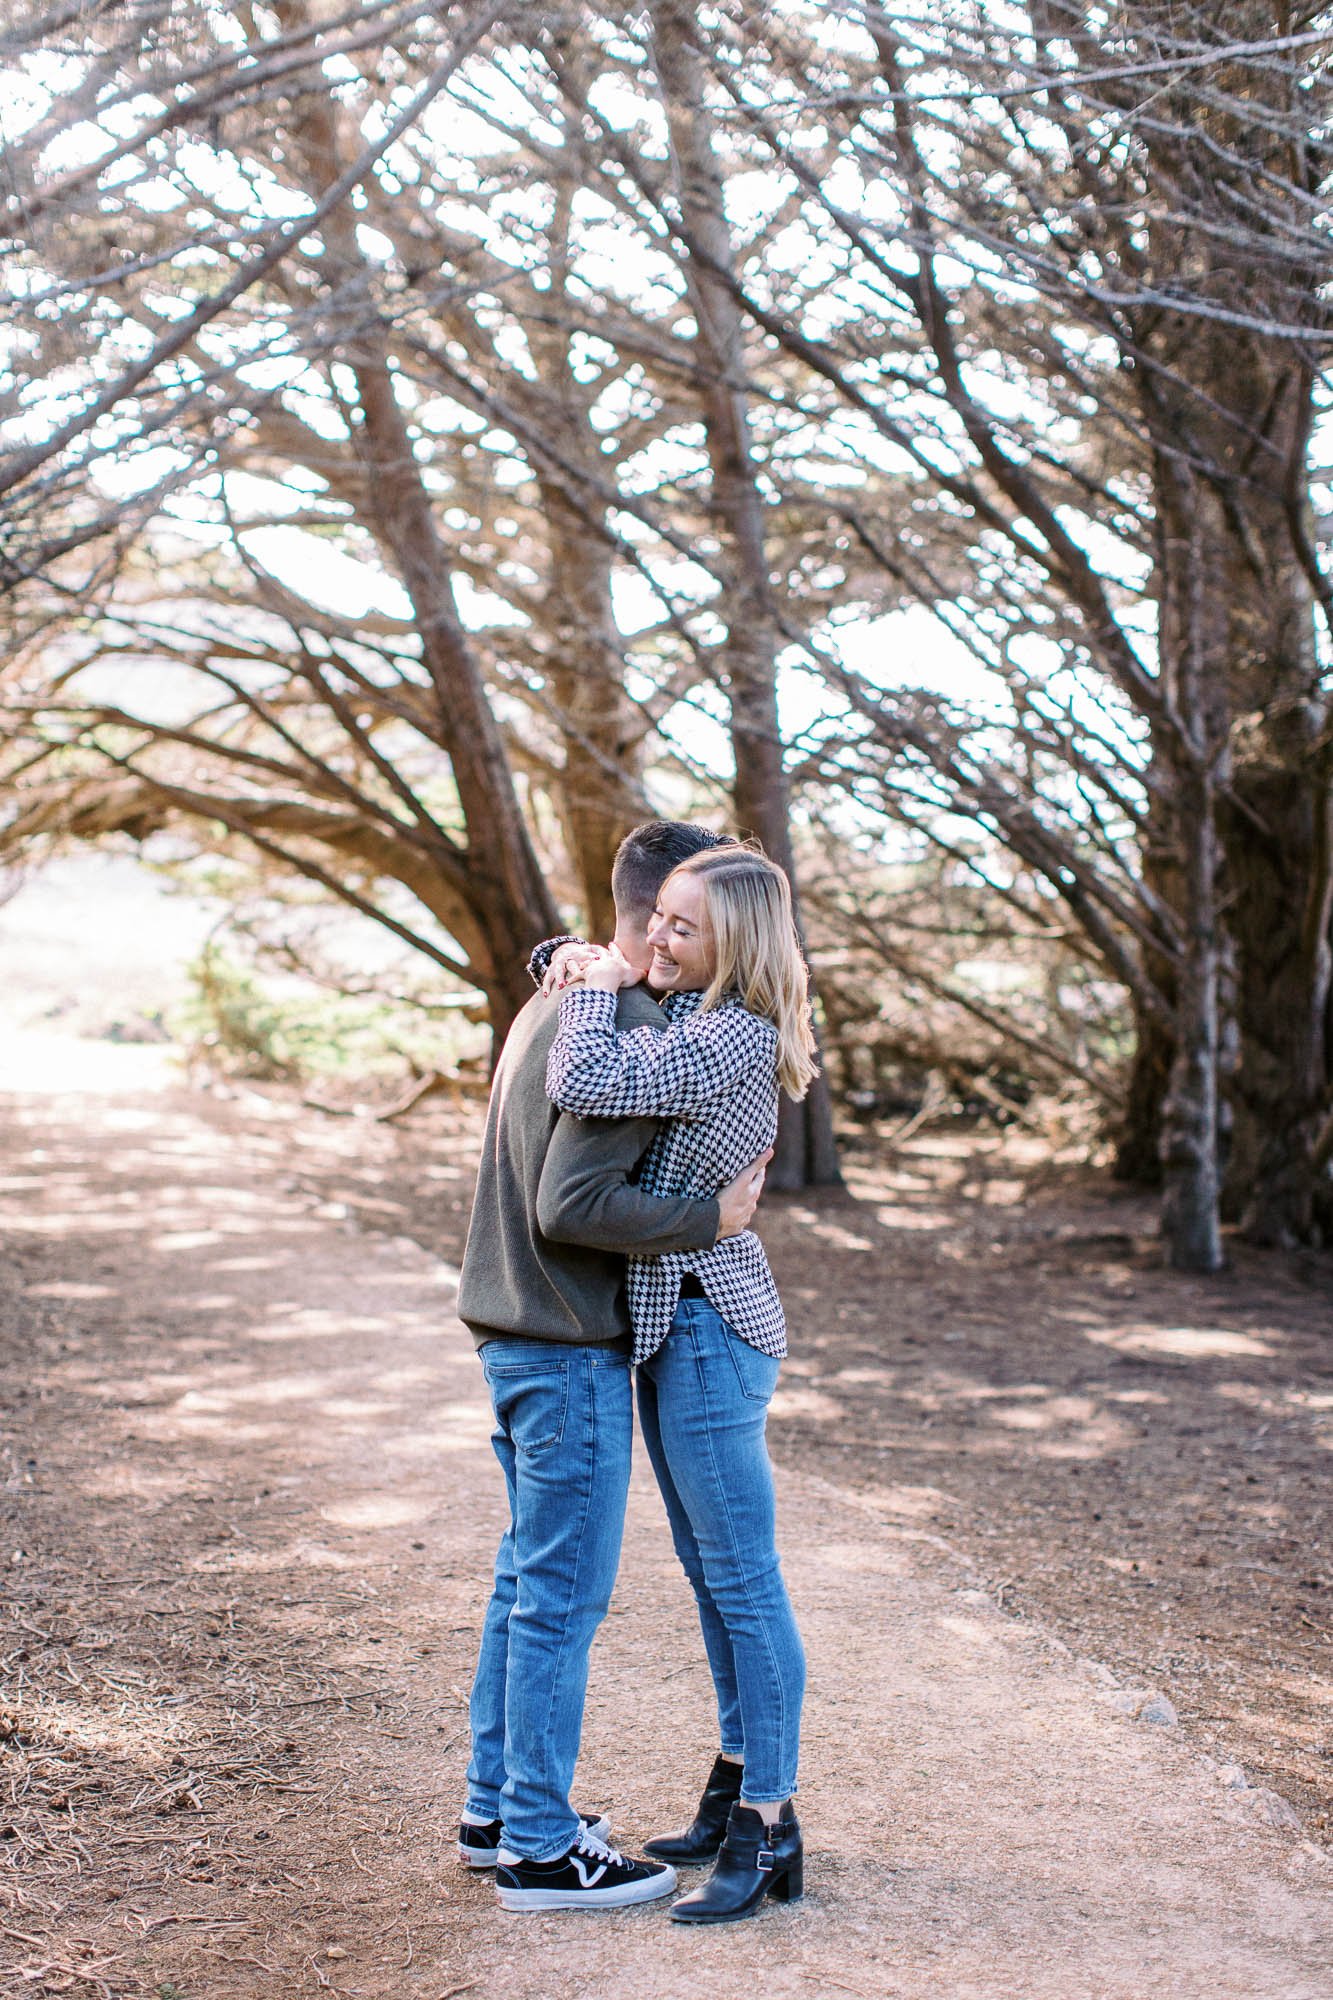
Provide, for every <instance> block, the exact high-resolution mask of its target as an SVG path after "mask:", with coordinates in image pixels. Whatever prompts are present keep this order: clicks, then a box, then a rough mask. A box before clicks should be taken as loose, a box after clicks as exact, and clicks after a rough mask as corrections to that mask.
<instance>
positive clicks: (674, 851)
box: [611, 819, 739, 918]
mask: <svg viewBox="0 0 1333 2000" xmlns="http://www.w3.org/2000/svg"><path fill="white" fill-rule="evenodd" d="M738 845H739V843H738V842H737V841H736V840H734V839H733V838H732V836H731V834H729V833H710V832H709V830H708V828H707V827H706V826H691V824H690V823H689V821H688V820H683V819H650V820H648V821H646V822H645V824H644V825H643V826H636V827H635V828H634V830H633V832H632V833H627V834H626V835H625V838H624V839H623V840H622V841H621V843H620V846H619V847H618V848H617V850H616V858H615V861H614V863H613V864H612V868H611V894H612V895H613V896H614V898H615V904H616V914H617V916H627V917H631V918H644V917H647V916H649V915H651V913H652V909H653V905H654V904H655V903H656V901H657V896H658V891H659V890H660V889H661V887H662V884H663V883H664V882H665V881H666V878H667V876H668V875H669V874H670V873H671V871H672V869H673V868H679V866H680V864H681V862H682V861H688V860H689V858H690V856H691V855H692V854H702V853H703V851H704V849H705V848H706V847H736V846H738Z"/></svg>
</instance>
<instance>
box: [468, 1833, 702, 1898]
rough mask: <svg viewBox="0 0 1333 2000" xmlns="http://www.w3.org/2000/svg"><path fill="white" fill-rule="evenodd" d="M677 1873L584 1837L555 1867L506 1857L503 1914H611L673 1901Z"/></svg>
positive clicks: (499, 1874)
mask: <svg viewBox="0 0 1333 2000" xmlns="http://www.w3.org/2000/svg"><path fill="white" fill-rule="evenodd" d="M675 1886H676V1871H675V1869H674V1868H668V1867H667V1865H666V1863H665V1862H664V1861H629V1860H627V1859H626V1858H625V1856H624V1855H623V1854H618V1853H617V1852H616V1850H615V1848H614V1847H603V1846H601V1845H600V1844H599V1843H598V1842H596V1841H593V1840H589V1839H588V1837H587V1836H586V1835H585V1834H581V1835H580V1836H579V1838H578V1839H577V1840H576V1841H575V1842H574V1845H573V1846H572V1847H571V1848H570V1849H569V1851H568V1853H566V1854H558V1855H557V1856H556V1858H555V1860H554V1861H520V1860H519V1859H517V1857H514V1858H511V1857H510V1856H508V1855H506V1856H505V1858H504V1860H503V1861H501V1862H500V1864H499V1866H498V1867H497V1869H496V1871H495V1893H496V1895H497V1896H498V1897H499V1899H500V1908H501V1909H502V1910H585V1909H587V1910H608V1909H618V1908H619V1907H620V1906H621V1905H622V1904H624V1903H651V1902H653V1901H654V1900H655V1899H656V1898H657V1897H658V1896H669V1895H670V1894H671V1892H672V1890H673V1889H674V1888H675Z"/></svg>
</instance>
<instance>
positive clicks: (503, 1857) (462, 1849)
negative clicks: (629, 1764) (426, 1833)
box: [458, 1813, 611, 1870]
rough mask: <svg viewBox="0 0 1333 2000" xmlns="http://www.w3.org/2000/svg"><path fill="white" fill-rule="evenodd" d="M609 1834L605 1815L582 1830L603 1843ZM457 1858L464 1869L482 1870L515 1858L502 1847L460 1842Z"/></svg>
mask: <svg viewBox="0 0 1333 2000" xmlns="http://www.w3.org/2000/svg"><path fill="white" fill-rule="evenodd" d="M610 1833H611V1822H610V1820H609V1819H608V1818H607V1817H606V1815H605V1813H603V1815H602V1817H601V1818H600V1819H595V1820H594V1821H593V1822H592V1825H591V1826H586V1827H585V1828H584V1837H585V1838H586V1839H588V1840H600V1841H603V1842H605V1841H606V1840H607V1839H609V1837H610ZM458 1858H459V1860H460V1861H461V1862H462V1864H463V1866H464V1867H465V1868H476V1869H478V1870H482V1869H486V1868H494V1867H495V1865H496V1863H497V1862H499V1861H513V1860H515V1859H516V1858H517V1857H516V1856H515V1855H512V1854H509V1853H507V1852H506V1851H505V1849H504V1848H503V1847H492V1848H490V1849H487V1848H476V1847H468V1846H467V1845H465V1843H464V1842H463V1841H461V1840H460V1841H459V1843H458Z"/></svg>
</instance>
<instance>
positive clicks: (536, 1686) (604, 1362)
mask: <svg viewBox="0 0 1333 2000" xmlns="http://www.w3.org/2000/svg"><path fill="white" fill-rule="evenodd" d="M481 1365H482V1368H483V1369H484V1370H485V1374H486V1381H487V1384H488V1386H489V1388H490V1392H491V1406H492V1408H493V1410H494V1412H495V1430H494V1432H493V1433H492V1437H491V1442H492V1444H493V1445H494V1447H495V1455H496V1457H497V1458H498V1459H499V1461H500V1465H501V1468H502V1469H503V1472H504V1476H505V1485H506V1487H507V1488H508V1492H509V1526H508V1527H507V1528H506V1530H505V1532H504V1535H503V1537H502V1539H501V1542H500V1550H499V1554H498V1555H497V1556H496V1559H495V1587H494V1589H493V1591H492V1593H491V1601H490V1604H489V1605H488V1606H487V1610H486V1618H485V1623H484V1624H483V1626H482V1637H481V1653H480V1657H479V1659H478V1661H477V1674H476V1679H475V1681H474V1682H473V1686H472V1704H471V1723H472V1761H471V1763H470V1764H469V1765H468V1773H467V1778H468V1795H467V1803H468V1810H469V1811H470V1812H475V1813H479V1814H480V1815H481V1816H482V1817H483V1818H484V1819H499V1820H502V1821H503V1822H504V1845H505V1847H506V1848H508V1849H509V1850H510V1851H511V1852H512V1853H515V1854H521V1855H522V1856H523V1857H524V1858H525V1859H526V1860H530V1861H550V1860H553V1859H554V1858H555V1856H556V1855H558V1854H563V1853H564V1852H565V1850H566V1848H567V1847H569V1845H570V1843H571V1842H572V1841H573V1839H574V1837H575V1835H576V1834H577V1833H578V1831H579V1820H578V1815H577V1813H575V1812H574V1810H573V1809H572V1807H571V1806H570V1803H569V1788H570V1784H571V1782H572V1780H573V1776H574V1762H575V1759H576V1758H577V1756H578V1750H579V1737H580V1734H581V1733H582V1728H583V1701H584V1695H585V1692H586V1689H587V1683H588V1648H589V1647H590V1646H591V1644H592V1639H593V1634H594V1633H595V1632H596V1630H597V1627H598V1626H599V1625H600V1624H601V1622H602V1619H603V1618H604V1616H605V1615H606V1607H607V1605H608V1603H609V1602H610V1599H611V1587H612V1585H613V1584H614V1582H615V1579H616V1568H617V1565H618V1564H619V1561H620V1539H621V1534H622V1531H623V1528H624V1522H625V1500H626V1495H627V1492H628V1488H629V1468H630V1449H631V1439H632V1432H633V1419H632V1407H631V1396H630V1369H629V1360H628V1357H627V1356H626V1355H624V1354H617V1353H615V1352H614V1350H613V1349H611V1348H607V1347H566V1346H561V1345H559V1344H557V1343H555V1342H553V1341H541V1340H513V1339H508V1338H504V1339H498V1340H489V1341H487V1342H486V1344H485V1346H484V1347H483V1348H482V1349H481Z"/></svg>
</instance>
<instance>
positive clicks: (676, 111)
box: [653, 0, 841, 1189]
mask: <svg viewBox="0 0 1333 2000" xmlns="http://www.w3.org/2000/svg"><path fill="white" fill-rule="evenodd" d="M653 46H654V53H655V59H656V64H657V73H658V78H659V81H660V83H661V87H662V95H663V99H664V101H665V104H666V110H667V119H668V126H669V130H670V136H671V151H672V162H673V166H674V168H675V174H676V185H677V193H678V197H679V201H680V210H681V220H682V222H683V224H684V233H685V237H686V241H687V243H688V245H689V251H688V254H687V258H686V263H685V274H686V280H687V283H688V285H689V289H690V299H691V303H692V305H693V307H694V311H695V318H696V322H697V326H698V333H697V335H696V343H697V348H698V353H699V358H700V361H701V364H702V374H703V377H704V382H703V386H702V388H701V390H700V400H701V403H702V406H703V418H704V429H705V433H706V437H707V443H708V462H709V472H710V480H711V492H710V512H711V516H712V520H713V524H714V530H715V533H716V535H717V538H718V545H719V568H720V572H721V578H722V594H721V601H720V604H719V607H718V608H719V610H720V613H721V615H722V617H723V619H724V620H725V622H726V632H727V636H726V641H725V646H724V660H725V670H726V682H727V695H728V700H729V702H730V706H731V743H732V754H733V757H734V760H735V768H736V775H735V781H734V785H733V792H732V797H733V804H734V808H735V817H736V826H737V831H738V832H739V833H741V835H742V836H749V837H751V838H753V839H756V840H758V841H759V842H760V844H761V846H762V847H763V849H764V851H765V853H766V854H767V855H768V856H769V857H770V859H772V860H773V861H776V862H777V863H778V865H779V866H780V867H781V868H783V869H785V870H786V872H787V876H788V879H789V880H790V882H791V886H792V904H793V909H794V910H795V913H796V921H797V929H798V932H801V933H802V935H803V932H802V926H801V918H800V906H799V897H798V890H797V882H796V871H795V866H794V860H793V854H792V839H791V789H790V785H789V783H788V778H787V772H786V767H785V764H784V760H783V748H782V735H781V731H780V729H779V726H778V694H777V662H778V654H779V652H780V651H781V646H782V634H781V624H780V620H779V617H778V612H777V606H776V604H775V602H774V598H773V587H772V583H771V580H770V577H769V562H768V551H767V547H766V544H765V524H764V500H763V494H762V492H761V489H760V484H759V478H758V473H757V469H756V465H755V460H754V455H753V451H752V448H751V437H750V421H749V409H748V395H749V391H748V387H747V381H748V377H747V372H746V357H745V348H744V341H743V323H742V319H741V313H740V308H739V306H738V305H737V302H736V298H735V295H734V293H733V291H732V289H731V286H730V285H729V284H728V282H727V274H728V273H729V272H730V270H731V268H732V242H731V233H730V229H729V227H728V224H727V217H726V209H725V205H724V198H723V188H722V177H721V174H720V172H719V169H718V164H717V159H716V156H715V154H714V151H713V144H712V134H711V129H710V124H709V117H708V110H707V106H706V103H705V97H704V90H703V78H702V65H701V62H700V57H699V26H698V20H697V16H696V12H695V9H694V7H693V6H692V5H691V4H689V0H658V4H657V5H655V6H654V8H653ZM840 1179H841V1173H840V1170H839V1167H838V1154H837V1145H836V1142H835V1140H834V1137H833V1114H832V1101H831V1098H830V1095H829V1090H828V1084H827V1082H826V1080H825V1078H824V1077H823V1076H822V1075H821V1076H819V1077H817V1078H816V1079H815V1081H814V1083H813V1084H812V1085H811V1088H810V1090H809V1092H808V1094H807V1096H806V1097H805V1099H804V1101H803V1103H800V1104H793V1103H792V1102H791V1101H790V1099H788V1098H785V1097H784V1099H783V1100H782V1109H781V1112H780V1115H779V1122H778V1138H777V1146H776V1150H775V1152H774V1156H773V1161H772V1165H771V1166H770V1167H769V1170H768V1184H769V1186H770V1187H773V1188H787V1189H790V1188H800V1187H808V1186H813V1185H820V1184H823V1183H833V1182H836V1181H839V1180H840Z"/></svg>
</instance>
